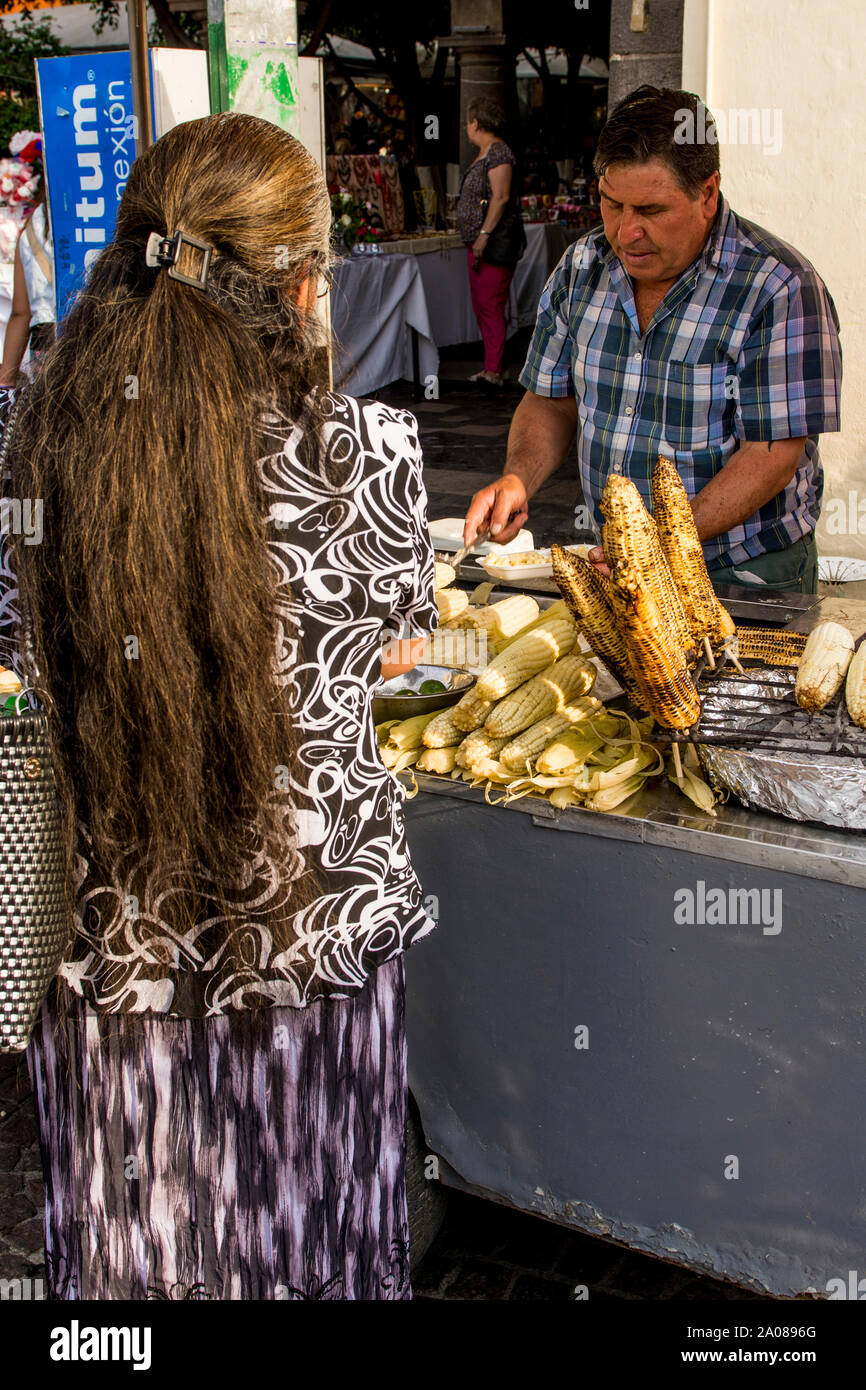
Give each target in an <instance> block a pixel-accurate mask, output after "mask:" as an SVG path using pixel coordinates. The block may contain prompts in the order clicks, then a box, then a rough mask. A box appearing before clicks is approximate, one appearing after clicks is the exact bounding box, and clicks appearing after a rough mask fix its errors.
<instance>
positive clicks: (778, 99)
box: [683, 0, 866, 559]
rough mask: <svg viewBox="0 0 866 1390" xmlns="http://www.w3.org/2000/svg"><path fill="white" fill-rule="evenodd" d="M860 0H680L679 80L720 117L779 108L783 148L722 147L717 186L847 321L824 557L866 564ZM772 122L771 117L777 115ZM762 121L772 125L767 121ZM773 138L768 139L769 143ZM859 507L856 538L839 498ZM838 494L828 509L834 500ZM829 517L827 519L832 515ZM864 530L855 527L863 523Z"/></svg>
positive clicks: (825, 449)
mask: <svg viewBox="0 0 866 1390" xmlns="http://www.w3.org/2000/svg"><path fill="white" fill-rule="evenodd" d="M864 55H866V3H864V0H685V18H684V29H683V86H684V87H685V88H686V89H687V90H689V91H693V92H698V93H699V94H700V95H702V96H703V97H704V100H705V101H706V103H707V105H708V106H709V108H710V110H711V111H713V112H714V113H715V114H718V113H719V112H720V111H724V112H727V111H729V110H730V109H731V108H742V107H744V108H747V109H749V108H753V107H757V108H759V109H762V108H767V109H768V111H773V110H776V109H778V110H779V111H780V112H781V137H782V138H781V151H780V153H778V154H767V153H764V149H763V147H762V144H757V145H755V144H745V145H740V144H736V145H732V144H723V145H721V150H720V153H721V165H722V190H723V192H724V194H725V197H726V198H727V199H728V201H729V202H730V204H731V205H732V207H733V208H734V210H735V211H736V212H739V213H742V215H743V216H744V217H748V218H751V219H752V220H753V221H755V222H758V223H759V224H760V225H761V226H763V227H766V228H767V230H768V231H770V232H773V233H775V234H776V235H777V236H780V237H781V238H782V240H783V241H787V242H789V243H790V244H791V245H793V246H795V247H796V248H797V250H798V251H800V252H802V253H803V255H805V256H806V257H807V259H808V260H810V261H811V262H812V264H813V265H814V266H815V268H816V270H817V271H818V273H819V274H820V275H821V277H822V279H823V280H824V282H825V284H826V285H827V287H828V289H829V291H830V293H831V295H832V296H833V299H834V301H835V304H836V309H837V312H838V314H839V319H840V322H841V325H842V335H841V336H842V351H843V355H844V384H843V390H842V431H841V433H840V434H832V435H829V434H828V435H824V436H823V438H822V441H821V456H822V459H823V462H824V468H825V493H824V510H823V515H822V520H821V524H820V526H819V528H818V541H819V546H820V549H821V552H822V554H825V555H856V556H858V557H860V558H862V559H866V181H864V177H863V159H864V152H866V78H864V61H866V58H864ZM777 119H778V118H777ZM768 128H769V127H768ZM770 143H771V144H772V141H771V142H770ZM851 489H854V490H855V491H856V493H857V500H858V501H862V503H863V508H862V510H863V516H862V521H860V522H856V521H855V525H854V528H853V533H852V531H851V528H850V526H846V532H847V534H838V533H837V534H828V522H830V524H831V525H834V524H836V525H838V518H839V502H838V499H842V498H844V499H845V501H846V513H852V512H853V515H854V516H855V517H856V509H852V508H850V507H849V506H847V503H848V495H849V490H851ZM834 498H835V499H837V505H836V507H835V508H834V507H832V505H831V503H832V499H834ZM831 518H834V521H832V522H831V521H830V519H831ZM861 526H862V531H861V530H860V527H861Z"/></svg>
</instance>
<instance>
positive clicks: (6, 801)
mask: <svg viewBox="0 0 866 1390" xmlns="http://www.w3.org/2000/svg"><path fill="white" fill-rule="evenodd" d="M15 414H17V409H16V410H14V411H13V418H12V419H10V421H9V423H8V424H7V426H6V431H5V436H4V439H3V446H2V448H0V482H2V480H3V477H4V472H5V464H6V454H7V452H8V449H9V436H10V434H11V430H12V424H13V423H14V416H15ZM22 632H25V635H26V636H29V633H27V632H26V629H25V627H24V624H23V623H22ZM65 868H66V866H65V857H64V852H63V835H62V823H61V816H60V805H59V801H58V797H57V787H56V783H55V778H54V767H53V764H52V761H51V754H50V751H49V742H48V720H47V718H46V715H45V713H44V711H43V710H41V709H23V710H21V711H20V712H17V713H15V714H7V715H3V716H2V717H0V1052H23V1051H24V1049H25V1048H26V1047H27V1044H28V1042H29V1041H30V1033H31V1031H32V1029H33V1024H34V1022H35V1020H36V1015H37V1013H38V1012H39V1008H40V1006H41V1004H42V1001H43V999H44V998H45V995H46V994H47V992H48V989H49V986H50V984H51V981H52V980H53V979H54V976H55V975H56V974H57V969H58V966H59V965H60V962H61V960H62V959H63V953H64V950H65V948H66V944H67V941H68V939H69V930H68V916H67V905H66V892H65V882H64V879H65Z"/></svg>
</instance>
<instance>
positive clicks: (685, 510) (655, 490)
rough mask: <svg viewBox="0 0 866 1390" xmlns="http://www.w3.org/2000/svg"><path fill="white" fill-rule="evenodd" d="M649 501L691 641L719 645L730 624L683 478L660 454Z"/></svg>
mask: <svg viewBox="0 0 866 1390" xmlns="http://www.w3.org/2000/svg"><path fill="white" fill-rule="evenodd" d="M652 501H653V518H654V520H655V523H656V526H657V527H658V533H659V540H660V541H661V547H662V551H663V552H664V557H665V559H666V560H667V562H668V569H669V570H670V572H671V578H672V579H673V581H674V586H675V588H676V591H677V594H678V596H679V599H680V603H681V604H682V606H683V611H684V613H685V615H686V618H687V620H688V624H689V631H690V633H691V637H692V642H693V644H694V645H695V647H699V646H700V644H701V643H702V642H703V640H704V637H708V638H709V640H710V645H711V646H713V647H719V646H721V645H722V644H723V642H724V641H725V640H726V639H727V638H728V637H731V636H732V635H733V632H734V631H735V628H734V623H733V620H732V619H731V616H730V614H729V613H727V612H726V611H725V609H723V608H722V605H721V604H720V603H719V600H718V599H717V597H716V591H715V589H714V588H713V586H712V582H711V580H710V576H709V574H708V573H707V566H706V564H705V562H704V551H703V546H702V545H701V543H700V540H699V539H698V528H697V527H696V526H695V518H694V515H693V513H692V505H691V502H690V501H689V495H688V493H687V492H686V490H685V487H684V486H683V480H682V478H681V477H680V475H679V473H678V472H677V468H676V464H674V463H671V461H670V459H666V458H662V457H661V456H659V458H658V459H657V461H656V466H655V468H654V470H653V477H652Z"/></svg>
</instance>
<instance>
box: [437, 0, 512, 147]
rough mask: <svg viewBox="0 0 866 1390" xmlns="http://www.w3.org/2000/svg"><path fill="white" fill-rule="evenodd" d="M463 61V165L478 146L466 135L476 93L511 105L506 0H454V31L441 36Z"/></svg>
mask: <svg viewBox="0 0 866 1390" xmlns="http://www.w3.org/2000/svg"><path fill="white" fill-rule="evenodd" d="M440 42H441V43H446V44H448V45H449V46H450V47H451V48H453V49H454V51H455V52H456V54H457V58H458V62H459V65H460V165H461V167H462V168H464V169H465V167H466V165H467V164H470V163H471V162H472V160H473V159H474V158H475V154H476V150H475V147H474V146H473V145H471V144H470V143H469V141H468V140H467V138H466V108H467V106H468V105H469V103H470V101H472V100H473V99H474V98H475V97H481V96H485V97H491V98H492V99H493V100H494V101H498V102H499V104H500V106H502V107H505V108H506V109H507V95H508V85H509V71H508V69H509V61H510V60H509V50H508V48H507V47H506V38H505V32H504V30H503V24H502V0H451V33H450V34H449V35H448V36H447V37H445V38H443V39H441V40H440Z"/></svg>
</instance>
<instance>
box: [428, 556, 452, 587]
mask: <svg viewBox="0 0 866 1390" xmlns="http://www.w3.org/2000/svg"><path fill="white" fill-rule="evenodd" d="M433 570H434V573H435V579H434V581H433V582H434V583H435V585H436V588H437V589H447V588H448V586H449V584H453V583H454V580H455V579H456V578H457V571H456V570H455V569H454V567H453V566H452V565H446V564H444V563H443V562H442V561H441V560H437V561H436V563H435V565H434V566H433Z"/></svg>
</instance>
